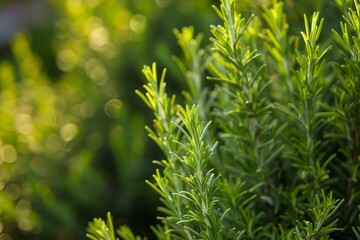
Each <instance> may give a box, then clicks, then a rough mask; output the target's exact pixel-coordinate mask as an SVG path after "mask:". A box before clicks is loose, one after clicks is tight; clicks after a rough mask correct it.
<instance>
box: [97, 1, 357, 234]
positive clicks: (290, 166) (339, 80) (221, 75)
mask: <svg viewBox="0 0 360 240" xmlns="http://www.w3.org/2000/svg"><path fill="white" fill-rule="evenodd" d="M316 2H318V3H320V2H321V1H316ZM320 5H321V4H319V5H318V6H320ZM334 5H337V6H338V8H339V9H340V10H343V9H348V10H346V12H343V15H344V17H343V19H344V20H343V21H344V22H341V23H340V33H339V32H338V30H333V35H332V36H331V37H332V40H329V38H330V36H328V35H327V36H326V37H322V35H324V34H327V33H328V32H327V31H324V29H328V28H329V26H326V24H325V21H326V19H321V18H320V14H321V13H320V12H315V13H313V14H304V17H303V21H304V24H303V26H304V30H302V31H301V32H300V33H292V32H290V31H289V30H290V28H291V27H292V26H291V25H290V23H291V22H288V21H290V20H288V18H287V15H286V11H285V10H284V6H285V5H284V3H283V2H281V1H273V2H272V4H271V5H270V6H264V7H263V8H262V9H260V10H257V11H260V14H259V13H257V12H255V13H256V14H253V15H249V16H246V17H244V16H243V15H242V14H241V13H240V12H239V10H238V8H237V2H236V1H234V0H221V5H220V7H214V9H215V12H216V13H217V15H218V16H219V18H220V20H221V22H222V23H221V24H220V25H217V26H211V33H212V37H211V38H210V41H211V50H210V51H208V48H207V47H205V48H202V47H201V46H202V45H201V40H202V35H197V36H194V29H193V28H192V27H189V28H183V29H182V30H181V31H180V30H175V36H176V37H177V40H178V43H179V45H180V47H181V49H182V51H183V58H178V57H176V58H175V62H176V63H177V65H178V66H179V68H180V69H181V72H182V73H183V78H184V80H185V81H184V82H185V83H186V84H187V90H184V92H183V99H181V96H176V95H171V96H170V95H169V94H168V93H167V89H166V82H165V73H166V71H165V70H163V72H162V74H161V77H158V75H157V74H158V73H157V71H158V70H157V68H156V64H155V63H154V64H153V65H152V67H149V66H145V67H144V68H143V73H144V75H145V78H146V84H145V85H144V89H145V92H141V91H136V93H137V94H138V95H139V96H140V98H141V99H142V100H143V101H144V102H145V104H146V105H147V106H148V107H149V108H150V109H151V110H152V111H153V113H154V117H155V119H154V122H153V127H152V128H150V127H146V130H147V131H148V133H149V137H150V138H151V139H152V140H154V142H155V143H156V144H157V145H158V147H159V148H160V149H161V150H162V152H163V154H164V159H163V160H160V161H155V163H156V164H158V165H159V169H158V170H156V173H155V174H154V176H153V178H154V182H150V181H148V184H149V185H150V187H151V188H152V189H154V190H155V191H156V192H157V193H158V194H159V195H160V198H161V201H162V205H161V206H160V207H159V212H160V216H159V217H158V219H159V221H160V224H159V225H158V226H157V227H152V229H153V231H154V233H155V235H156V237H157V239H309V240H310V239H319V240H320V239H322V240H324V239H339V238H340V237H341V239H354V238H355V237H357V238H359V225H360V222H359V217H360V216H359V210H358V207H359V205H360V198H359V177H360V176H359V172H358V167H359V163H360V155H359V149H360V144H359V135H360V132H359V131H360V122H359V119H360V101H359V99H360V82H359V76H360V74H359V56H360V55H359V49H360V47H359V46H360V44H359V39H360V35H359V34H360V27H359V17H360V12H359V9H360V3H359V1H358V0H354V1H353V2H352V3H351V2H349V1H348V2H346V1H335V2H334ZM330 53H331V54H332V55H331V56H330ZM327 57H330V58H331V60H332V61H333V62H330V61H328V60H327V59H326V58H327ZM206 76H207V77H206ZM206 78H207V79H208V81H204V80H205V79H206ZM175 96H176V97H175ZM90 224H91V223H90ZM90 226H91V225H90ZM128 230H129V229H128V228H126V231H128ZM90 231H94V229H90ZM120 236H121V235H120ZM122 236H124V234H123V235H122ZM128 236H132V235H128ZM124 239H133V238H124Z"/></svg>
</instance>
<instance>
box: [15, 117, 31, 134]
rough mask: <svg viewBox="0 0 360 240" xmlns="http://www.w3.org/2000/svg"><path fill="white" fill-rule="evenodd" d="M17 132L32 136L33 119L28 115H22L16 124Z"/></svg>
mask: <svg viewBox="0 0 360 240" xmlns="http://www.w3.org/2000/svg"><path fill="white" fill-rule="evenodd" d="M15 127H16V130H17V131H18V132H19V133H22V134H25V135H27V134H31V133H32V131H33V122H32V117H31V116H30V115H28V114H20V115H19V116H18V117H17V118H16V122H15Z"/></svg>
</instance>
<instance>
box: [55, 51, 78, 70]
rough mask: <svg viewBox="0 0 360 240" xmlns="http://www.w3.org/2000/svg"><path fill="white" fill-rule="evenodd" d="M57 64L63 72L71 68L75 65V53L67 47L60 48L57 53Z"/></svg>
mask: <svg viewBox="0 0 360 240" xmlns="http://www.w3.org/2000/svg"><path fill="white" fill-rule="evenodd" d="M57 65H58V67H59V68H60V69H61V70H63V71H65V72H67V71H70V70H72V69H73V68H74V67H75V65H76V56H75V53H74V52H73V51H71V50H69V49H63V50H61V51H60V52H59V53H58V55H57Z"/></svg>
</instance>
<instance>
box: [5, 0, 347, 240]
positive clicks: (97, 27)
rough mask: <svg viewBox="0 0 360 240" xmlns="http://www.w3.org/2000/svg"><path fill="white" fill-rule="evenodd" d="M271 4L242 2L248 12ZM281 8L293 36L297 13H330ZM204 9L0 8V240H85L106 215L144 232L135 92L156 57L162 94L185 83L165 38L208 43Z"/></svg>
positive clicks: (148, 151)
mask: <svg viewBox="0 0 360 240" xmlns="http://www.w3.org/2000/svg"><path fill="white" fill-rule="evenodd" d="M269 2H271V1H266V0H262V1H251V0H244V1H241V5H239V6H240V7H241V11H242V12H243V13H244V14H247V15H249V14H250V10H252V11H253V12H255V13H258V12H259V9H260V6H262V5H266V4H269ZM286 2H287V5H286V6H287V11H288V13H289V19H290V20H289V21H290V22H292V23H294V25H293V26H295V27H291V31H292V32H293V33H294V32H297V31H298V30H299V29H301V26H302V25H301V23H302V12H312V11H313V10H315V9H317V10H322V9H323V10H324V13H325V15H327V16H333V15H334V12H332V10H328V9H329V8H328V7H327V6H326V5H325V3H326V1H320V0H317V1H304V2H303V3H302V4H301V8H299V6H297V5H296V1H295V0H293V1H290V0H289V1H286ZM338 2H339V5H340V4H341V2H342V1H338ZM212 4H216V5H217V4H218V1H216V0H214V1H211V0H202V1H194V0H48V1H46V0H22V1H21V0H17V1H15V0H7V1H4V0H3V1H0V240H15V239H40V240H41V239H68V240H71V239H85V232H86V226H87V224H88V222H89V221H91V220H92V219H93V218H94V217H104V216H105V214H106V212H108V211H111V212H112V215H113V216H114V217H115V224H116V225H119V224H128V225H129V226H130V227H132V229H133V230H134V232H135V233H138V234H142V235H149V234H150V231H149V228H148V226H149V225H151V224H155V223H156V214H157V213H156V206H157V205H158V204H159V202H158V196H157V194H156V193H155V192H153V191H152V190H151V189H150V188H149V187H148V186H147V185H146V183H145V181H144V180H145V179H151V175H152V173H153V172H154V169H155V166H154V165H153V164H152V162H151V161H152V160H153V159H159V158H160V159H161V154H160V152H159V151H158V150H157V148H156V147H155V144H153V143H152V142H151V141H150V140H149V139H148V138H147V136H146V132H145V131H144V125H145V124H147V125H150V124H151V119H152V118H151V115H150V112H149V111H148V110H147V109H146V108H145V106H144V104H142V102H141V100H140V99H139V98H138V97H137V96H136V95H135V94H134V91H135V89H140V88H141V86H142V84H143V83H142V79H143V77H142V75H141V69H142V66H143V65H144V64H151V63H152V62H153V61H156V62H157V63H158V65H159V66H160V67H164V66H166V67H167V68H169V70H170V71H169V72H168V75H167V81H168V82H169V85H170V86H169V87H170V89H171V91H173V92H176V91H177V89H181V88H183V87H184V82H182V81H181V75H180V71H179V70H177V68H176V65H175V64H174V62H173V61H172V59H171V55H179V54H180V48H179V47H178V46H177V43H176V39H175V37H174V36H173V33H172V30H173V28H181V27H182V26H188V25H194V26H195V30H196V32H204V33H205V39H208V38H209V36H210V31H209V25H210V24H216V23H217V22H218V21H219V20H218V19H217V17H216V16H215V13H214V11H213V10H212V8H211V6H212ZM331 9H333V8H331ZM337 14H338V15H339V16H340V14H339V12H337ZM335 15H336V14H335ZM336 16H337V15H336ZM325 18H326V16H325ZM338 20H339V18H335V17H332V18H331V19H330V20H329V21H328V22H327V24H328V25H327V26H328V29H330V28H331V27H333V28H336V27H337V26H335V25H334V24H338ZM331 21H334V24H333V23H332V22H331Z"/></svg>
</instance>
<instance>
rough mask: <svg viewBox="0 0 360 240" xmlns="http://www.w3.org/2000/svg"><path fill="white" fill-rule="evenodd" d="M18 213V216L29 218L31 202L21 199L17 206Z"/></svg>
mask: <svg viewBox="0 0 360 240" xmlns="http://www.w3.org/2000/svg"><path fill="white" fill-rule="evenodd" d="M16 213H17V215H18V216H21V217H28V216H29V215H30V213H31V204H30V202H29V201H27V200H25V199H21V200H20V201H19V202H18V203H17V204H16Z"/></svg>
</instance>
